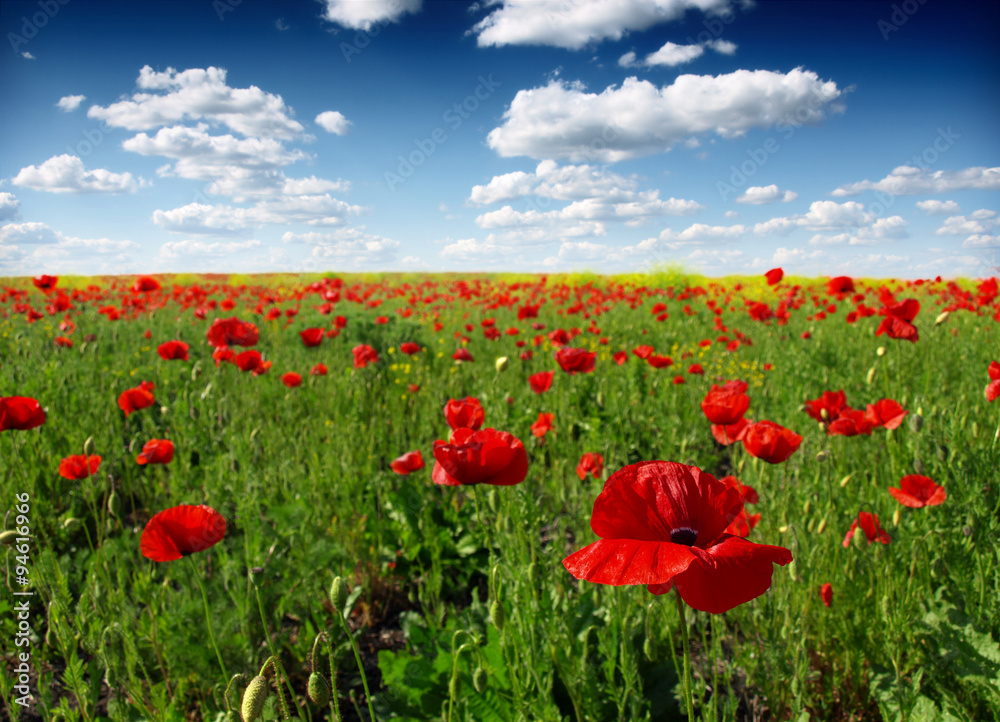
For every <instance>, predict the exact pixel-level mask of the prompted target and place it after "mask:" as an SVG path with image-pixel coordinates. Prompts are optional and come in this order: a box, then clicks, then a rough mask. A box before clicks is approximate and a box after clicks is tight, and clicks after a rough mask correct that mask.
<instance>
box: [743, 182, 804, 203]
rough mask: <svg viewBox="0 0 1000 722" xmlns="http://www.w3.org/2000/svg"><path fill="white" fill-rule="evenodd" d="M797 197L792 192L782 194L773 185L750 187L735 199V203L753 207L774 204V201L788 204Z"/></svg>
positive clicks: (796, 194) (797, 195)
mask: <svg viewBox="0 0 1000 722" xmlns="http://www.w3.org/2000/svg"><path fill="white" fill-rule="evenodd" d="M798 197H799V194H798V193H796V192H794V191H785V192H784V193H782V192H781V191H780V190H779V189H778V186H777V185H774V184H773V183H772V184H771V185H769V186H751V187H750V188H747V189H746V191H744V193H743V194H742V195H741V196H739V197H738V198H737V199H736V202H737V203H751V204H753V205H761V204H763V203H774V202H776V201H782V202H784V203H788V202H789V201H794V200H795V199H796V198H798Z"/></svg>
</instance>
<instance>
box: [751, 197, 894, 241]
mask: <svg viewBox="0 0 1000 722" xmlns="http://www.w3.org/2000/svg"><path fill="white" fill-rule="evenodd" d="M874 220H875V214H873V213H871V212H868V211H865V206H864V204H863V203H858V202H857V201H847V202H846V203H837V202H836V201H813V202H812V204H810V206H809V212H808V213H806V214H804V215H795V216H788V217H785V218H780V217H779V218H772V219H771V220H769V221H765V222H764V223H758V224H757V225H755V226H754V233H756V234H758V235H762V236H766V235H771V234H774V233H777V234H781V235H784V234H787V233H789V232H790V231H792V230H793V229H795V228H799V227H801V228H807V229H809V230H811V231H827V230H840V229H842V228H860V227H861V226H866V225H868V224H869V223H871V222H872V221H874Z"/></svg>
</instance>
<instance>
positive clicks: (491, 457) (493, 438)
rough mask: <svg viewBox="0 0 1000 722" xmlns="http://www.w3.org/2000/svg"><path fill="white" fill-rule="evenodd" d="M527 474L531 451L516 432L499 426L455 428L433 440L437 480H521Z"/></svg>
mask: <svg viewBox="0 0 1000 722" xmlns="http://www.w3.org/2000/svg"><path fill="white" fill-rule="evenodd" d="M527 475H528V452H527V451H525V449H524V444H522V443H521V440H520V439H518V438H517V437H516V436H513V435H512V434H510V433H508V432H506V431H497V430H496V429H480V430H479V431H473V430H472V429H456V430H455V431H453V432H452V434H451V439H449V440H448V441H447V442H445V441H441V440H438V441H435V442H434V469H433V471H432V472H431V478H432V479H433V480H434V483H435V484H443V485H445V486H459V485H462V484H493V485H496V486H511V485H513V484H520V483H521V482H522V481H524V477H526V476H527Z"/></svg>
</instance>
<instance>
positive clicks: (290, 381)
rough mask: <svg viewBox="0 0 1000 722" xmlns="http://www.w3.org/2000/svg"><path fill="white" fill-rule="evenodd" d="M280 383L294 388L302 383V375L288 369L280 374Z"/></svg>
mask: <svg viewBox="0 0 1000 722" xmlns="http://www.w3.org/2000/svg"><path fill="white" fill-rule="evenodd" d="M281 383H283V384H284V385H285V386H287V387H288V388H290V389H294V388H295V387H296V386H299V385H301V384H302V376H301V374H297V373H295V372H294V371H289V372H287V373H284V374H282V375H281Z"/></svg>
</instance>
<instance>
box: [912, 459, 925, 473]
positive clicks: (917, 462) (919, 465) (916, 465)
mask: <svg viewBox="0 0 1000 722" xmlns="http://www.w3.org/2000/svg"><path fill="white" fill-rule="evenodd" d="M913 470H914V471H915V472H917V473H918V474H921V475H922V474H923V473H924V462H923V460H922V459H921V458H920V457H919V456H918V457H916V458H915V459H914V460H913Z"/></svg>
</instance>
